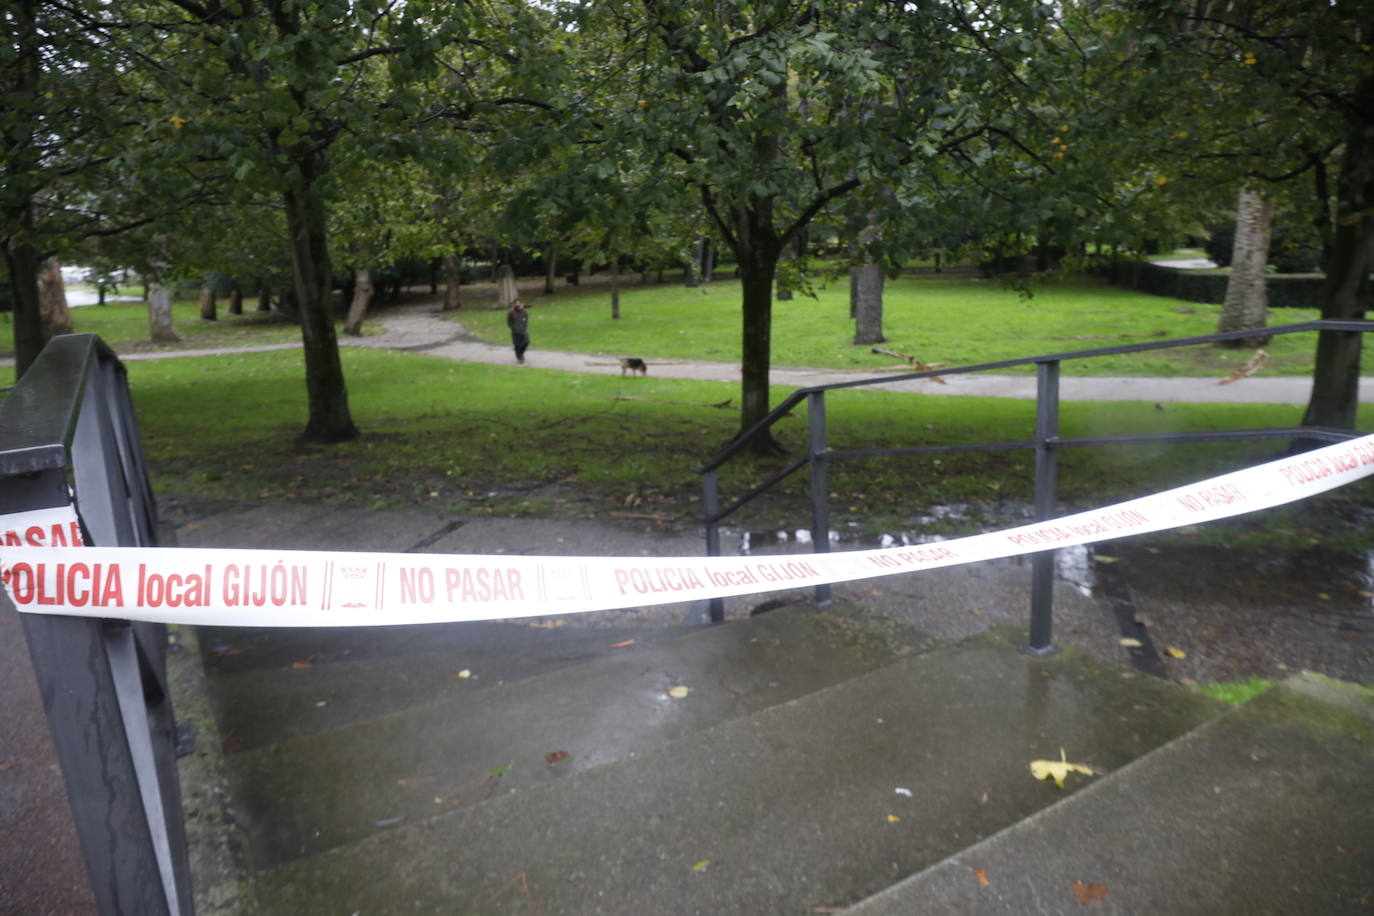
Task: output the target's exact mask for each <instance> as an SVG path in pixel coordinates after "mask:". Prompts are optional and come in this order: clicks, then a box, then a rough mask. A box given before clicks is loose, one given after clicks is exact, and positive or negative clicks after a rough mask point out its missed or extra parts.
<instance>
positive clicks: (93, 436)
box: [0, 335, 193, 916]
mask: <svg viewBox="0 0 1374 916" xmlns="http://www.w3.org/2000/svg"><path fill="white" fill-rule="evenodd" d="M0 441H3V442H4V443H5V448H4V450H3V451H0V515H3V514H9V513H15V512H23V511H28V510H32V509H43V508H53V507H58V506H65V505H68V504H69V503H70V502H71V500H72V494H71V490H70V488H69V480H70V481H72V482H74V484H75V489H76V494H75V496H76V499H75V502H76V507H77V510H78V513H79V515H80V516H81V518H82V521H83V527H84V530H85V531H86V532H87V534H88V535H89V536H90V539H91V540H92V542H93V543H96V544H100V545H108V546H144V545H152V544H154V543H155V532H154V524H153V515H152V496H151V491H150V489H149V487H148V483H147V474H146V471H145V470H144V465H143V461H142V449H141V446H140V444H139V442H138V435H137V424H136V421H135V419H134V417H133V414H132V402H131V401H130V399H129V397H128V391H127V387H126V381H125V377H124V374H123V370H122V367H120V366H119V365H118V362H117V361H116V360H115V358H114V355H113V354H112V353H110V351H109V350H108V348H105V347H104V345H103V344H101V343H100V342H99V340H98V339H96V338H95V337H94V335H73V336H70V337H59V338H56V339H54V340H53V342H52V343H50V344H49V345H48V347H47V348H45V349H44V351H43V353H42V354H40V355H39V358H38V360H37V361H35V363H34V365H33V366H32V367H31V368H30V369H29V371H28V373H26V374H25V376H24V378H23V379H22V380H21V382H20V385H19V386H17V387H16V389H15V390H14V391H13V392H12V393H11V394H10V396H9V398H8V399H7V400H6V401H5V403H4V404H3V405H2V406H0ZM2 594H3V593H0V595H2ZM0 600H5V601H7V600H8V599H7V598H3V597H0ZM20 618H21V620H22V624H23V627H24V634H25V637H26V638H27V642H28V646H29V656H30V658H31V660H32V662H33V668H34V675H35V678H36V680H37V682H38V687H39V692H40V694H41V696H42V698H43V705H44V710H45V712H46V713H47V718H48V723H49V730H50V731H51V733H52V738H53V746H54V749H55V751H56V754H57V758H58V762H59V763H60V765H61V768H62V774H63V778H64V780H65V782H66V786H67V794H68V798H69V800H70V803H71V808H72V815H73V819H74V820H75V822H76V828H77V834H78V837H79V838H80V841H81V849H82V854H83V856H84V858H85V860H86V867H87V871H88V873H89V875H90V879H91V888H92V891H93V892H94V896H95V900H96V904H97V906H98V908H99V910H100V912H101V913H102V914H117V913H118V914H123V913H139V914H144V913H146V914H151V916H164V914H165V916H185V914H190V913H191V912H192V908H193V903H192V895H191V883H190V868H189V863H188V861H187V853H186V841H185V833H184V826H183V824H182V819H181V802H180V792H179V788H178V785H177V773H176V763H175V749H174V737H175V731H176V726H175V723H174V721H173V719H172V708H171V700H170V697H169V696H168V692H167V682H166V664H165V661H166V642H167V636H166V628H165V627H163V626H161V625H159V624H144V623H140V624H131V623H128V622H126V621H114V620H101V619H96V618H84V617H65V616H51V615H42V614H27V613H26V614H21V615H20Z"/></svg>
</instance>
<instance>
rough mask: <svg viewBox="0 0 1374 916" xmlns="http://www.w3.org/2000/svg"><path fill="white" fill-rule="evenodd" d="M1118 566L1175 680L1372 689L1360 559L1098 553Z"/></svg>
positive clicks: (1124, 548)
mask: <svg viewBox="0 0 1374 916" xmlns="http://www.w3.org/2000/svg"><path fill="white" fill-rule="evenodd" d="M1097 554H1098V555H1099V556H1109V557H1115V558H1116V562H1115V563H1114V564H1113V566H1114V571H1116V572H1117V573H1118V574H1119V575H1120V576H1121V577H1122V578H1123V580H1124V581H1125V582H1126V584H1127V585H1128V587H1129V588H1130V591H1131V595H1132V598H1133V601H1134V604H1135V607H1136V610H1137V619H1139V620H1140V621H1141V622H1142V623H1143V624H1144V625H1145V627H1146V628H1147V629H1148V631H1149V632H1150V635H1151V637H1152V639H1153V641H1154V642H1155V644H1156V646H1158V647H1160V649H1161V651H1167V649H1168V648H1171V647H1172V648H1176V649H1179V650H1180V651H1182V652H1184V653H1185V654H1186V657H1184V658H1166V665H1167V666H1168V670H1169V673H1170V676H1171V677H1174V678H1175V679H1179V680H1182V679H1191V680H1196V681H1200V682H1214V681H1231V680H1241V679H1245V678H1250V677H1266V678H1283V677H1286V676H1287V675H1289V674H1294V673H1297V672H1298V671H1302V670H1311V671H1316V672H1318V673H1321V674H1325V675H1327V676H1329V677H1335V678H1340V679H1342V680H1349V681H1356V682H1359V683H1365V684H1367V683H1371V682H1374V598H1372V597H1371V596H1372V595H1374V588H1372V587H1371V581H1370V566H1369V564H1370V557H1369V554H1368V553H1366V552H1364V551H1356V550H1348V551H1342V550H1335V549H1331V548H1323V547H1320V546H1313V547H1311V548H1308V549H1297V550H1272V549H1266V550H1263V551H1257V550H1254V549H1247V548H1244V547H1231V548H1223V547H1214V546H1208V545H1201V544H1197V545H1189V544H1179V543H1156V542H1152V541H1150V540H1147V539H1134V540H1124V541H1117V542H1114V543H1111V544H1107V545H1099V547H1098V549H1097Z"/></svg>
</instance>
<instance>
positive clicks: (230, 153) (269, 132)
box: [128, 0, 468, 442]
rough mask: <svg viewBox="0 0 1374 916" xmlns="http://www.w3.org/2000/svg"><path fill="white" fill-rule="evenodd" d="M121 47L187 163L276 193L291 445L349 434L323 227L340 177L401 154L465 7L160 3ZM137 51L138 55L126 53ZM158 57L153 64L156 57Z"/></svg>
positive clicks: (319, 0)
mask: <svg viewBox="0 0 1374 916" xmlns="http://www.w3.org/2000/svg"><path fill="white" fill-rule="evenodd" d="M163 6H164V10H166V9H174V10H177V11H180V13H181V15H180V16H175V15H167V14H165V13H164V15H163V16H161V17H160V18H159V19H158V20H154V21H146V20H145V21H144V22H141V23H140V24H139V26H137V27H135V28H134V29H133V30H132V31H131V44H130V46H128V51H129V53H130V54H131V55H133V57H134V58H135V59H136V60H137V61H138V62H139V66H140V68H141V69H142V70H143V71H144V72H145V74H146V76H147V77H148V79H149V80H150V82H152V83H153V84H154V85H155V87H156V92H157V94H158V102H159V103H160V104H161V106H162V107H163V109H164V111H165V114H164V118H165V120H166V123H167V124H170V126H171V133H172V135H173V136H172V140H173V143H174V145H175V148H176V150H177V152H178V153H179V154H180V156H181V162H182V164H183V167H184V168H186V169H187V170H188V171H198V172H200V173H201V174H202V175H203V174H204V172H205V171H207V167H206V166H205V165H204V164H205V163H210V164H211V165H210V166H209V169H218V173H217V174H214V175H212V176H206V177H209V178H212V179H216V180H219V181H227V180H229V179H231V178H232V180H233V181H234V182H237V183H238V184H239V185H240V186H241V187H246V188H250V189H252V190H253V191H255V192H264V191H270V192H271V193H273V194H275V195H276V196H277V199H278V200H279V201H280V203H281V206H282V209H283V211H284V215H285V224H286V230H287V234H286V239H287V244H288V248H289V251H290V255H291V264H292V274H293V289H294V293H295V303H296V307H297V309H298V310H299V317H300V324H301V337H302V341H303V344H304V354H305V369H306V372H305V375H306V391H307V400H308V412H309V416H308V420H307V423H306V426H305V429H304V431H303V432H302V435H301V438H302V439H303V440H304V441H307V442H337V441H341V440H346V439H351V438H354V437H356V436H357V435H358V430H357V427H356V426H355V425H354V423H353V419H352V416H351V413H350V411H349V407H348V392H347V387H346V385H345V382H344V376H343V368H342V363H341V361H340V358H339V348H338V341H337V339H336V336H335V332H334V323H333V307H332V301H331V298H332V293H333V271H332V259H331V252H330V245H329V235H328V220H329V213H330V209H331V207H332V205H333V204H334V202H335V201H336V200H337V198H338V194H339V192H340V187H339V182H338V181H337V180H336V173H337V172H339V171H346V170H344V169H341V165H342V164H343V163H346V162H349V161H351V160H354V159H359V158H378V157H380V158H386V157H390V156H395V155H398V154H401V153H404V152H406V151H407V147H408V145H410V144H411V142H412V141H411V137H410V127H411V124H412V122H413V120H414V119H415V118H416V117H417V115H418V114H419V112H420V111H421V109H422V107H423V106H424V105H425V104H426V102H427V100H426V99H424V98H422V97H421V95H420V94H419V93H418V92H416V91H415V90H414V89H413V87H414V86H416V85H423V81H424V80H425V79H426V78H428V77H430V76H431V75H433V74H434V73H435V72H436V71H437V66H438V64H437V54H438V52H439V51H440V49H442V48H444V47H445V46H446V45H448V44H449V43H450V42H452V41H455V40H457V39H459V38H461V37H464V36H465V35H466V29H467V25H468V21H467V17H466V15H465V14H466V12H467V8H466V7H465V6H462V5H459V4H456V3H442V2H433V3H432V2H423V0H417V2H408V3H405V4H382V3H373V2H361V3H338V2H331V0H301V2H291V0H243V2H239V0H226V2H220V0H207V2H204V3H201V2H198V0H168V2H167V3H166V4H164V5H163ZM135 44H136V45H137V47H134V46H133V45H135ZM155 55H156V56H155Z"/></svg>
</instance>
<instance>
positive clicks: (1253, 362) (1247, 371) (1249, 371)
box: [1217, 350, 1269, 385]
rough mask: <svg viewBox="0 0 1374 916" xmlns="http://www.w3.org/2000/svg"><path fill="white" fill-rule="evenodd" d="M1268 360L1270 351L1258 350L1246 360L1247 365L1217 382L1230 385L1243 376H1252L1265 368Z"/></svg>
mask: <svg viewBox="0 0 1374 916" xmlns="http://www.w3.org/2000/svg"><path fill="white" fill-rule="evenodd" d="M1267 362H1269V351H1267V350H1256V351H1255V355H1254V356H1252V357H1250V359H1249V361H1248V362H1246V364H1245V365H1243V366H1241V367H1240V368H1239V369H1237V370H1236V371H1235V372H1232V373H1231V374H1230V375H1228V376H1226V378H1224V379H1222V380H1221V381H1219V382H1217V384H1218V385H1229V384H1231V383H1232V382H1238V381H1240V380H1241V379H1243V378H1248V377H1249V376H1252V375H1254V374H1255V373H1256V372H1258V371H1260V370H1261V369H1263V368H1264V364H1265V363H1267Z"/></svg>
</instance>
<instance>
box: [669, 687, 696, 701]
mask: <svg viewBox="0 0 1374 916" xmlns="http://www.w3.org/2000/svg"><path fill="white" fill-rule="evenodd" d="M691 692H692V688H691V687H674V688H673V689H672V690H669V691H668V696H670V697H672V698H673V699H674V700H681V699H685V698H686V696H687V694H689V693H691Z"/></svg>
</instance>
